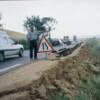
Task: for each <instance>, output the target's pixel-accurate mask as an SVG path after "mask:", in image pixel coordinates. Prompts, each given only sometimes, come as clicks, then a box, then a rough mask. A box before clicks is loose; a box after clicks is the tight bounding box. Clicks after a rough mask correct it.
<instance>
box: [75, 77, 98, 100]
mask: <svg viewBox="0 0 100 100" xmlns="http://www.w3.org/2000/svg"><path fill="white" fill-rule="evenodd" d="M75 100H100V75H99V76H95V77H94V78H93V77H92V78H90V79H88V81H87V83H86V84H83V85H82V86H81V87H79V93H78V95H77V96H76V99H75Z"/></svg>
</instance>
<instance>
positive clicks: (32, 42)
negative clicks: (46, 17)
mask: <svg viewBox="0 0 100 100" xmlns="http://www.w3.org/2000/svg"><path fill="white" fill-rule="evenodd" d="M33 49H34V59H37V53H38V47H37V40H31V41H30V59H33Z"/></svg>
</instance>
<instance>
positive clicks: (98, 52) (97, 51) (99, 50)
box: [87, 38, 100, 57]
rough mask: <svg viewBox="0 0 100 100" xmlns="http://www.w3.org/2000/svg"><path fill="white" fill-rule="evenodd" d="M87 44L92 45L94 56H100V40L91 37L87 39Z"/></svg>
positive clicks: (91, 51)
mask: <svg viewBox="0 0 100 100" xmlns="http://www.w3.org/2000/svg"><path fill="white" fill-rule="evenodd" d="M87 44H88V45H89V46H90V53H91V54H92V55H94V56H97V57H100V40H97V39H96V38H91V39H88V40H87Z"/></svg>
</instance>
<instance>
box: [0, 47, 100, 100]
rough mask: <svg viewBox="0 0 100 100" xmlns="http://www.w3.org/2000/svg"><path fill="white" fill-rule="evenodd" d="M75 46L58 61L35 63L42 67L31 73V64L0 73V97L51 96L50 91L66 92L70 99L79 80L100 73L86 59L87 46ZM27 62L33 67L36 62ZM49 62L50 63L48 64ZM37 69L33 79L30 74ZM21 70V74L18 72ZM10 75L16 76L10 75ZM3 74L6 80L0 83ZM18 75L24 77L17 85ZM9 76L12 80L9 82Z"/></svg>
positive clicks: (32, 99)
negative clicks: (79, 47) (72, 50)
mask: <svg viewBox="0 0 100 100" xmlns="http://www.w3.org/2000/svg"><path fill="white" fill-rule="evenodd" d="M78 50H79V49H78ZM78 50H76V51H75V52H74V53H73V54H72V55H70V56H69V57H64V58H61V59H60V60H58V61H49V62H47V63H46V65H44V64H45V62H44V64H43V63H39V62H38V66H40V67H39V68H40V69H41V67H42V69H41V70H42V71H39V70H38V71H36V70H35V74H33V72H34V71H33V70H32V69H31V67H25V70H22V69H20V71H19V70H18V71H14V72H12V74H10V73H8V74H7V75H4V76H2V78H1V77H0V100H52V99H50V97H51V96H50V94H51V95H52V93H53V95H56V93H58V94H63V95H67V96H68V97H69V98H70V100H74V96H75V95H76V94H77V93H78V91H77V88H78V86H79V84H83V83H85V82H86V81H87V80H88V78H89V77H90V76H91V75H94V74H99V73H100V72H99V71H97V69H96V68H95V67H94V66H91V65H89V64H87V63H86V61H88V60H89V59H91V56H90V54H89V52H88V49H87V46H82V47H81V50H80V52H78ZM77 53H78V54H77ZM50 62H51V64H50V65H49V63H50ZM48 65H49V66H48ZM31 66H35V67H37V65H36V64H35V65H34V64H32V65H31ZM43 66H45V67H47V69H46V70H43V69H45V67H43ZM51 66H53V67H52V68H51ZM48 67H49V68H48ZM29 69H30V70H29ZM33 69H34V68H33ZM18 72H19V73H18ZM37 72H38V74H37V76H38V75H39V77H38V78H37V77H36V78H35V80H33V79H34V78H32V77H35V76H36V73H37ZM39 72H42V73H41V74H40V73H39ZM15 73H16V75H19V74H20V73H21V74H20V75H21V76H20V77H17V76H16V75H15ZM23 73H24V75H22V74H23ZM14 75H15V76H16V79H13V78H14ZM26 75H28V76H26ZM29 75H30V76H29ZM25 76H26V78H25ZM21 77H22V78H21ZM29 77H30V78H29ZM4 78H5V79H6V80H7V81H8V83H4V84H6V85H3V82H4V81H5V80H4ZM7 78H11V79H7ZM18 79H21V80H19V81H20V82H22V80H24V81H25V80H27V81H25V82H24V81H23V84H22V83H21V84H22V85H20V86H19V83H20V82H19V81H17V80H18ZM11 80H12V82H11V83H10V84H9V82H10V81H11ZM7 81H5V82H7ZM13 81H15V82H16V83H15V82H13ZM1 82H2V85H1ZM28 82H30V83H28ZM17 83H18V84H17ZM24 83H25V84H24ZM26 83H27V84H26ZM7 85H8V86H7ZM4 86H5V87H4Z"/></svg>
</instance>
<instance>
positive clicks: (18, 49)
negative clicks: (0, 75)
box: [0, 32, 24, 61]
mask: <svg viewBox="0 0 100 100" xmlns="http://www.w3.org/2000/svg"><path fill="white" fill-rule="evenodd" d="M23 50H24V48H23V45H21V44H16V43H15V42H14V41H13V40H12V39H11V38H10V37H9V36H8V35H7V34H6V32H0V61H4V60H5V58H6V57H7V58H8V57H10V56H12V55H18V56H19V57H22V56H23Z"/></svg>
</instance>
